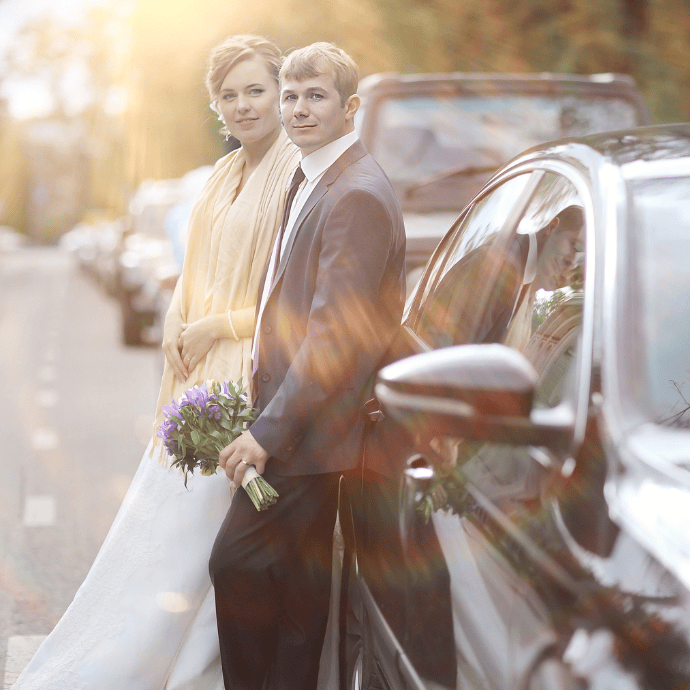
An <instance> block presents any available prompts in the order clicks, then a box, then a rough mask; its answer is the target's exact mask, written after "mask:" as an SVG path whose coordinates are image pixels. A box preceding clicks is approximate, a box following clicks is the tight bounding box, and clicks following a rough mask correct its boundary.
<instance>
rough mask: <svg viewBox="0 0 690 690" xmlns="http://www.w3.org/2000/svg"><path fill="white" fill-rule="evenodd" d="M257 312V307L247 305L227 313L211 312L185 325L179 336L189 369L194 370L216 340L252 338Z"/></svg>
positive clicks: (183, 356) (183, 357)
mask: <svg viewBox="0 0 690 690" xmlns="http://www.w3.org/2000/svg"><path fill="white" fill-rule="evenodd" d="M255 314H256V307H246V308H245V309H236V310H232V311H230V312H228V313H227V314H211V315H210V316H204V317H203V318H201V319H199V320H198V321H195V322H194V323H190V324H187V325H183V326H182V332H181V334H180V336H179V338H180V343H181V345H182V360H183V361H184V363H185V365H186V366H187V369H188V370H189V371H192V369H194V367H195V366H196V365H197V364H198V363H199V361H200V360H201V359H202V358H203V357H205V356H206V353H207V352H208V351H209V350H210V349H211V347H212V346H213V343H214V342H215V341H216V340H219V339H221V338H230V339H232V340H240V339H241V338H251V337H252V336H253V335H254V324H255ZM187 358H189V362H188V361H187Z"/></svg>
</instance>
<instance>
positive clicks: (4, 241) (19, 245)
mask: <svg viewBox="0 0 690 690" xmlns="http://www.w3.org/2000/svg"><path fill="white" fill-rule="evenodd" d="M28 244H29V241H28V238H27V236H26V235H22V234H21V233H20V232H18V231H17V230H15V229H14V228H11V227H10V226H9V225H0V256H2V255H3V254H11V253H12V252H16V251H18V250H19V249H23V248H24V247H26V246H27V245H28Z"/></svg>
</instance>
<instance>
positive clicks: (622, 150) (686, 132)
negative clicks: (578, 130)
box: [508, 123, 690, 168]
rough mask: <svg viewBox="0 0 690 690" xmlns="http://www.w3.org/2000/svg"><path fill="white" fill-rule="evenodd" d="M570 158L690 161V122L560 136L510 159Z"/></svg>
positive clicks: (621, 162)
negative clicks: (561, 137)
mask: <svg viewBox="0 0 690 690" xmlns="http://www.w3.org/2000/svg"><path fill="white" fill-rule="evenodd" d="M550 157H558V158H568V159H571V160H573V161H574V162H580V163H581V164H584V165H586V166H587V167H592V162H593V160H592V159H593V158H594V159H599V161H598V162H599V163H603V162H604V161H606V162H607V163H609V164H613V165H615V166H616V167H619V168H627V167H630V166H633V165H635V166H637V167H639V166H640V164H644V163H647V162H649V163H651V162H657V161H682V160H685V159H687V163H688V164H689V165H690V123H679V124H667V125H652V126H646V127H635V128H632V129H624V130H615V131H611V132H602V133H600V134H591V135H588V136H585V137H578V138H568V139H560V140H558V141H553V142H549V143H546V144H540V145H539V146H535V147H533V148H531V149H528V150H526V151H524V152H523V153H521V154H520V155H519V156H516V157H515V158H514V159H513V161H511V163H509V164H508V166H510V165H511V164H513V163H516V162H518V161H524V160H525V159H531V158H550Z"/></svg>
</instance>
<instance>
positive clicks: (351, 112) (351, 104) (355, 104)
mask: <svg viewBox="0 0 690 690" xmlns="http://www.w3.org/2000/svg"><path fill="white" fill-rule="evenodd" d="M361 103H362V99H361V98H360V97H359V94H357V93H353V94H352V96H349V97H348V98H347V100H346V101H345V119H346V120H352V119H353V118H354V116H355V113H356V112H357V111H358V110H359V106H360V105H361Z"/></svg>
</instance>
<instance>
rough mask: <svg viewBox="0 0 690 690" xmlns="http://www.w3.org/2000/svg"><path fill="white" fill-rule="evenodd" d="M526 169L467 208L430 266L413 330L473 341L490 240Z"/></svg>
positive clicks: (489, 269)
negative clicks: (445, 245) (433, 263)
mask: <svg viewBox="0 0 690 690" xmlns="http://www.w3.org/2000/svg"><path fill="white" fill-rule="evenodd" d="M529 177H530V176H529V175H519V176H518V177H514V178H512V179H510V180H508V181H507V182H505V183H504V184H502V185H501V186H500V187H498V188H497V189H496V190H494V191H493V192H492V193H491V194H489V195H488V196H485V197H484V198H482V199H480V200H479V201H478V202H476V203H475V204H474V205H473V207H472V208H471V209H470V211H469V213H468V214H467V216H466V217H465V219H464V221H463V222H462V223H461V224H460V225H459V226H458V228H456V230H455V233H454V236H453V238H452V240H451V241H450V243H449V244H448V246H447V248H446V250H445V252H443V253H442V254H441V255H440V256H438V257H437V261H436V264H435V265H434V266H433V267H432V268H431V272H430V274H429V278H428V279H427V285H426V288H425V294H424V296H423V298H422V304H421V305H420V310H419V317H418V324H419V325H418V327H417V328H416V329H415V330H416V331H417V334H418V335H419V336H420V338H422V340H424V341H425V342H427V343H428V344H429V345H430V346H431V347H432V348H438V347H447V346H450V345H458V344H462V343H468V342H473V340H472V333H473V330H474V326H475V324H474V320H479V317H480V312H481V310H482V308H483V307H484V306H485V305H486V304H487V303H488V302H489V300H490V298H491V293H492V285H491V282H492V280H491V279H492V276H493V275H495V274H496V272H497V271H496V267H495V266H494V264H492V262H495V257H494V256H493V255H492V254H490V252H489V250H490V248H491V247H492V246H493V244H494V242H495V240H496V238H497V236H498V234H499V232H500V231H501V230H502V228H503V226H504V224H505V222H506V220H507V219H508V217H509V216H510V213H511V211H512V210H513V208H514V207H515V205H516V203H517V201H518V199H520V197H521V196H522V195H523V194H524V193H525V189H526V186H527V182H528V180H529Z"/></svg>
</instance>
